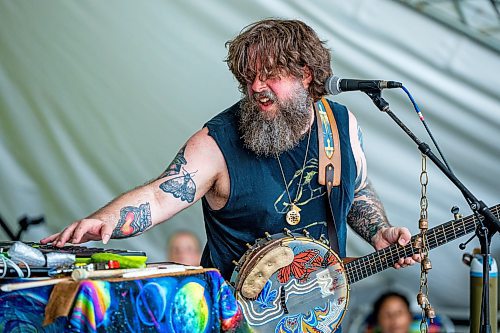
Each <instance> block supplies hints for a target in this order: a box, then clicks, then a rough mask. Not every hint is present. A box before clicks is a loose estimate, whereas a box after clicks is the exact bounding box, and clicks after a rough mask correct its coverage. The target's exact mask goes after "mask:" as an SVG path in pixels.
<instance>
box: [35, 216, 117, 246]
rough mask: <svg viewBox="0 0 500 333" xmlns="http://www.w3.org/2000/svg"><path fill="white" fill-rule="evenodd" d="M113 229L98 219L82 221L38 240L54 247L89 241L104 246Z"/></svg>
mask: <svg viewBox="0 0 500 333" xmlns="http://www.w3.org/2000/svg"><path fill="white" fill-rule="evenodd" d="M113 228H114V226H112V225H111V224H109V223H105V222H103V221H101V220H98V219H90V218H89V219H83V220H80V221H76V222H73V223H72V224H70V225H69V226H67V227H66V228H65V229H64V230H63V231H61V232H58V233H56V234H53V235H51V236H49V237H46V238H44V239H42V240H40V243H42V244H47V243H52V244H53V245H54V246H58V247H61V246H64V244H66V243H72V244H79V243H85V242H88V241H91V240H101V239H102V242H103V243H104V244H106V243H107V242H108V241H109V239H110V238H111V234H112V233H113Z"/></svg>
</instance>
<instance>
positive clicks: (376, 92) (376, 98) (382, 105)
mask: <svg viewBox="0 0 500 333" xmlns="http://www.w3.org/2000/svg"><path fill="white" fill-rule="evenodd" d="M363 92H364V93H365V94H367V95H368V97H370V98H371V99H372V101H373V104H375V106H376V107H377V108H378V109H379V110H380V111H382V112H387V111H388V110H389V103H387V101H386V100H385V99H384V98H383V97H382V90H381V89H380V88H378V89H377V88H374V89H369V90H368V89H367V90H363Z"/></svg>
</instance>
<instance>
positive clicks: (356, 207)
mask: <svg viewBox="0 0 500 333" xmlns="http://www.w3.org/2000/svg"><path fill="white" fill-rule="evenodd" d="M347 223H348V224H349V225H350V226H351V227H352V228H353V229H354V231H356V232H357V233H358V234H359V235H360V236H361V237H363V238H364V239H365V240H366V241H367V242H368V243H370V244H371V242H372V238H373V236H374V235H375V234H376V233H377V231H378V230H379V229H380V228H382V227H390V226H391V225H390V224H389V222H388V220H387V217H386V215H385V211H384V207H383V206H382V202H380V199H379V198H378V197H377V194H376V193H375V190H374V189H373V187H372V185H371V184H370V183H368V184H367V185H366V186H365V187H364V188H363V189H362V190H360V191H359V192H357V193H356V195H355V197H354V202H353V204H352V207H351V210H350V211H349V214H348V216H347Z"/></svg>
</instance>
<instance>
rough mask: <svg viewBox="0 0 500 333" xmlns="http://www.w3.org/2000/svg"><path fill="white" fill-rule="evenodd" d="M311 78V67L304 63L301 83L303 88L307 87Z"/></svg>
mask: <svg viewBox="0 0 500 333" xmlns="http://www.w3.org/2000/svg"><path fill="white" fill-rule="evenodd" d="M312 80H313V75H312V72H311V69H310V68H309V67H308V66H307V65H306V66H304V67H303V68H302V85H303V86H304V89H307V88H309V85H310V84H311V82H312Z"/></svg>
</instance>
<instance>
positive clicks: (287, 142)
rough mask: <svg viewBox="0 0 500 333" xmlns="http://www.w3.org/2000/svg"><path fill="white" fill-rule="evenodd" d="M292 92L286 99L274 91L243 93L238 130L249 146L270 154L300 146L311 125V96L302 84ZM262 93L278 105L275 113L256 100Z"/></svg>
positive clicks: (258, 153)
mask: <svg viewBox="0 0 500 333" xmlns="http://www.w3.org/2000/svg"><path fill="white" fill-rule="evenodd" d="M292 96H293V97H292V98H290V99H288V100H285V101H279V100H278V99H277V97H276V95H275V94H274V93H273V92H271V91H265V92H262V93H255V94H254V95H253V96H252V97H249V96H248V95H245V96H244V98H243V99H242V100H241V102H240V109H241V112H240V121H239V130H240V133H241V138H242V139H243V143H244V145H245V147H246V148H248V149H250V150H252V151H253V152H254V153H255V154H257V155H258V156H264V157H269V156H271V155H280V154H281V153H283V152H285V151H287V150H290V149H293V148H294V147H296V146H297V144H298V143H299V142H300V140H301V139H302V138H303V137H304V136H305V134H306V133H307V129H308V128H309V126H310V121H311V113H310V112H311V105H312V99H311V97H310V96H309V94H308V93H307V90H306V89H304V88H303V87H302V86H297V87H296V89H294V91H293V93H292ZM261 97H267V98H269V99H270V100H272V101H273V102H274V103H275V104H276V105H277V110H276V112H275V113H274V115H272V116H269V115H268V114H266V113H265V112H263V111H261V110H260V109H259V106H258V104H257V100H258V99H259V98H261Z"/></svg>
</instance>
